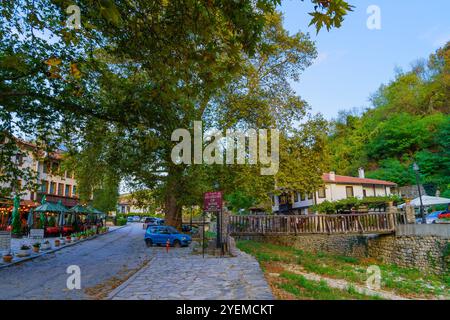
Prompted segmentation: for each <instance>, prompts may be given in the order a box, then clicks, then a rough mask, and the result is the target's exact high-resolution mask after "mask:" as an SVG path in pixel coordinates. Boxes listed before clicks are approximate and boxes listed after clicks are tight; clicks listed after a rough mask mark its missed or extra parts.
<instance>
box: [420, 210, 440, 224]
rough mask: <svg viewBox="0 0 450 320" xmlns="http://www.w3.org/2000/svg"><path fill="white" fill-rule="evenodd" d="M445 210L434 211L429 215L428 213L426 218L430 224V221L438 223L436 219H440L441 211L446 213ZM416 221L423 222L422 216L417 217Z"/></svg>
mask: <svg viewBox="0 0 450 320" xmlns="http://www.w3.org/2000/svg"><path fill="white" fill-rule="evenodd" d="M444 212H445V211H434V212H432V213H429V214H428V215H426V216H425V219H426V221H427V224H430V223H436V220H438V219H439V218H438V216H439V215H440V214H441V213H444ZM416 223H422V218H417V219H416Z"/></svg>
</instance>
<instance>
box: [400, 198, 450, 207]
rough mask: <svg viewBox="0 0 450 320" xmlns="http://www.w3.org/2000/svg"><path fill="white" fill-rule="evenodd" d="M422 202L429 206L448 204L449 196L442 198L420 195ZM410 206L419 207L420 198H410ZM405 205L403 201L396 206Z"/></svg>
mask: <svg viewBox="0 0 450 320" xmlns="http://www.w3.org/2000/svg"><path fill="white" fill-rule="evenodd" d="M422 203H423V206H424V207H430V206H435V205H439V204H449V203H450V199H449V198H442V197H432V196H422ZM410 204H411V206H413V207H420V198H419V197H417V198H415V199H413V200H411V203H410ZM405 205H406V203H403V204H401V205H399V206H398V208H403V207H404V206H405Z"/></svg>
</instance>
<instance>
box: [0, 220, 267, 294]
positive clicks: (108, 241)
mask: <svg viewBox="0 0 450 320" xmlns="http://www.w3.org/2000/svg"><path fill="white" fill-rule="evenodd" d="M143 236H144V230H143V229H142V224H140V223H137V224H131V225H130V226H127V227H125V228H122V229H119V230H116V231H114V232H112V233H111V234H106V235H103V236H101V237H98V238H96V239H92V240H91V241H85V242H82V243H79V244H76V245H74V246H71V247H68V248H64V249H62V250H60V251H56V252H54V253H49V254H46V255H43V256H40V257H37V258H35V259H33V260H30V261H26V262H23V263H20V264H17V265H14V266H10V267H7V268H3V269H0V279H1V281H0V299H104V298H106V297H108V295H109V297H110V298H112V299H273V296H272V293H271V291H270V288H269V286H268V284H267V282H266V281H265V279H264V276H263V273H262V272H261V270H260V267H259V265H258V263H257V262H256V260H255V259H254V258H253V257H251V256H249V255H247V254H244V253H242V254H239V256H237V257H234V258H216V257H211V256H205V259H203V258H202V256H201V254H200V255H198V254H196V255H193V254H191V248H171V249H170V251H169V253H167V252H166V249H165V248H163V247H153V248H147V247H146V246H145V243H144V241H143ZM70 265H77V266H79V267H80V270H81V289H80V290H77V289H75V290H69V289H67V285H66V281H67V278H68V277H69V274H67V273H66V269H67V267H68V266H70ZM142 266H144V268H142ZM141 268H142V269H141ZM138 270H139V271H138ZM136 271H137V273H135V272H136ZM130 276H131V277H130ZM127 279H128V281H126V280H127ZM124 281H125V282H124ZM123 282H124V283H123ZM122 283H123V284H122ZM120 284H122V285H121V286H119V285H120Z"/></svg>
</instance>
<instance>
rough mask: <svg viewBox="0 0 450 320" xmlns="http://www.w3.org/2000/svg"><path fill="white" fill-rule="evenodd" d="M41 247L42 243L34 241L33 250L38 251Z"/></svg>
mask: <svg viewBox="0 0 450 320" xmlns="http://www.w3.org/2000/svg"><path fill="white" fill-rule="evenodd" d="M40 247H41V244H40V243H39V242H35V243H33V252H35V253H38V252H39V248H40Z"/></svg>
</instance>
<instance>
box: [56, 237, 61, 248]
mask: <svg viewBox="0 0 450 320" xmlns="http://www.w3.org/2000/svg"><path fill="white" fill-rule="evenodd" d="M60 245H61V240H59V239H55V247H59V246H60Z"/></svg>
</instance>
